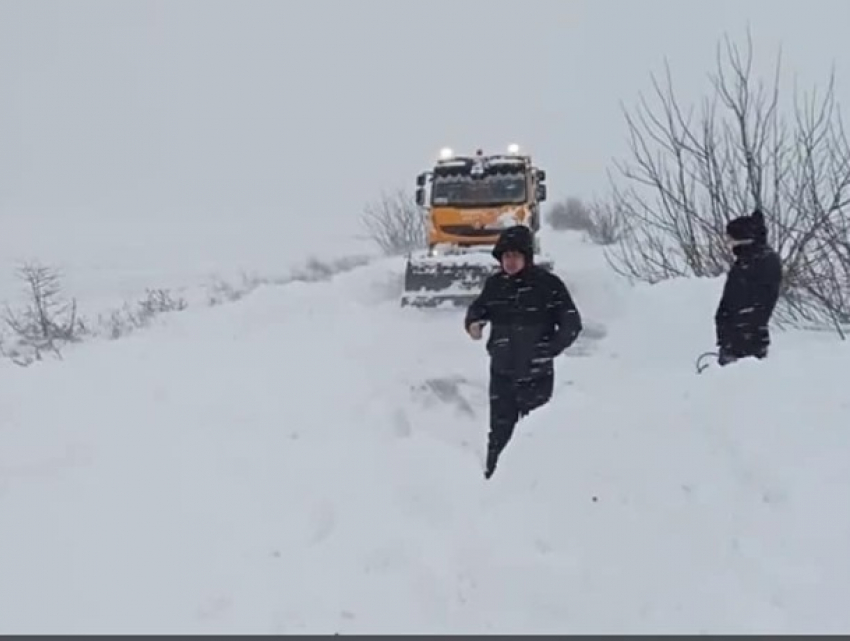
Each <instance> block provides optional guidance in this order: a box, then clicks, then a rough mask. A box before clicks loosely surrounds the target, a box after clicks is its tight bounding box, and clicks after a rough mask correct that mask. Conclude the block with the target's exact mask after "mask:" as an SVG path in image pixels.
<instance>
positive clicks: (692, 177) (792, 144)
mask: <svg viewBox="0 0 850 641" xmlns="http://www.w3.org/2000/svg"><path fill="white" fill-rule="evenodd" d="M780 63H781V51H780V54H779V55H778V56H777V59H776V67H775V71H774V76H773V79H772V82H771V83H770V84H766V83H764V82H756V81H755V80H754V79H753V70H752V65H753V45H752V38H751V37H750V34H749V33H747V42H746V47H745V48H744V51H743V52H742V51H741V48H739V47H738V46H736V45H733V44H732V43H731V42H730V41H729V38H728V37H727V38H725V40H724V42H723V44H722V45H718V50H717V70H716V72H715V73H714V74H712V75H711V76H710V79H711V83H712V87H713V92H712V94H711V95H710V97H709V98H706V99H704V100H703V102H702V105H701V106H700V108H699V109H693V108H691V109H689V110H685V109H683V108H682V106H681V105H680V104H679V102H678V100H677V98H676V96H675V91H674V88H673V81H672V78H671V73H670V69H669V66H668V65H665V78H664V82H663V83H662V82H660V81H659V80H658V79H657V78H656V77H655V76H653V77H652V85H653V90H654V95H655V98H656V100H657V102H658V104H657V105H656V106H650V105H649V103H648V101H647V100H646V99H645V98H644V97H643V96H641V99H640V102H639V106H638V109H637V110H636V113H635V114H630V113H628V112H627V111H626V114H625V115H626V122H627V125H628V129H629V134H630V151H631V162H621V163H618V164H617V168H618V169H619V172H620V174H621V175H622V177H624V178H625V179H626V183H627V184H628V186H627V187H625V188H623V187H621V186H619V185H617V184H616V183H615V184H614V187H613V196H612V204H611V206H612V207H613V208H614V209H615V210H616V211H617V212H619V214H620V216H621V223H622V225H623V234H622V236H621V238H620V240H619V242H618V243H617V244H616V245H615V246H613V247H611V248H609V249H608V251H607V252H606V253H607V256H608V259H609V262H610V263H611V265H612V266H613V267H614V268H615V269H616V270H617V271H618V272H620V273H621V274H625V275H627V276H630V277H633V278H636V279H639V280H643V281H647V282H657V281H660V280H663V279H666V278H671V277H677V276H717V275H720V274H722V273H723V272H725V271H726V269H727V268H728V265H729V262H730V260H731V258H732V257H731V254H730V252H729V250H728V248H727V246H726V244H725V242H724V235H725V226H726V223H727V222H728V221H729V220H730V219H731V218H734V217H736V216H740V215H743V214H749V213H750V212H751V211H753V210H754V209H756V208H760V209H761V210H762V211H763V213H764V214H765V218H766V220H767V223H768V229H769V234H770V240H771V243H772V244H773V246H774V247H775V248H776V249H777V251H778V252H779V254H780V256H781V257H782V259H783V263H784V267H785V278H784V284H783V294H782V304H781V307H780V309H779V310H778V314H777V317H778V319H779V320H780V321H782V320H784V321H786V322H792V323H804V324H814V325H821V326H822V325H823V324H824V323H826V324H829V325H830V326H832V327H833V328H835V329H836V330H837V331H839V333H841V332H842V329H841V326H842V325H844V324H846V323H847V322H850V307H848V302H850V301H848V293H847V288H848V285H850V252H848V224H847V216H846V211H847V205H848V203H850V199H848V196H850V147H848V143H847V137H846V136H845V133H844V127H843V125H842V122H841V118H840V114H839V111H838V106H837V104H836V101H835V92H834V87H835V84H834V81H835V78H834V72H833V73H831V74H830V78H829V83H828V84H827V87H826V90H825V91H824V92H823V93H822V94H821V95H820V96H818V94H817V92H812V93H811V94H810V95H802V96H801V95H800V94H799V92H797V91H796V90H795V93H794V98H795V99H794V106H793V111H792V114H793V116H792V117H791V118H790V119H789V118H786V117H783V116H782V114H781V112H780V100H779V96H780V91H779V75H780V66H781V64H780ZM842 336H843V333H842Z"/></svg>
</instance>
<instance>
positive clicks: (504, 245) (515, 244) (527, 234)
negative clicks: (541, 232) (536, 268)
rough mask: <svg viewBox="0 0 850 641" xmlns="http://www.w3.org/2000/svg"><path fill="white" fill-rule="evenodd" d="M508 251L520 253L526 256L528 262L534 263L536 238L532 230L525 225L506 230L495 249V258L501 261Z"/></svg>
mask: <svg viewBox="0 0 850 641" xmlns="http://www.w3.org/2000/svg"><path fill="white" fill-rule="evenodd" d="M506 251H515V252H519V253H521V254H522V255H523V256H525V260H526V262H528V263H529V264H531V263H532V262H534V236H533V235H532V233H531V230H530V229H529V228H528V227H526V226H525V225H516V226H514V227H508V228H507V229H506V230H504V231H503V232H502V233H501V235H500V236H499V240H498V241H496V246H495V247H493V257H494V258H495V259H496V260H498V261H501V260H502V254H504V253H505V252H506Z"/></svg>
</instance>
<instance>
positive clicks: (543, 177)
mask: <svg viewBox="0 0 850 641" xmlns="http://www.w3.org/2000/svg"><path fill="white" fill-rule="evenodd" d="M544 180H546V172H545V171H543V170H542V169H538V170H537V182H541V183H542V182H543V181H544Z"/></svg>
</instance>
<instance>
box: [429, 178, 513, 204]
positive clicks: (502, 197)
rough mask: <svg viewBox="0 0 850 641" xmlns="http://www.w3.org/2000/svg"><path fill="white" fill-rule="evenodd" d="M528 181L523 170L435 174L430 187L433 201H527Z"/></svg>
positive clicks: (455, 202) (440, 202)
mask: <svg viewBox="0 0 850 641" xmlns="http://www.w3.org/2000/svg"><path fill="white" fill-rule="evenodd" d="M525 198H526V183H525V176H524V175H522V174H513V175H507V176H506V175H501V176H498V175H495V176H494V175H491V176H485V177H483V178H472V177H471V176H435V177H434V185H433V188H432V190H431V203H432V204H433V205H438V206H439V205H442V206H446V205H449V206H455V207H491V206H495V205H507V204H511V205H515V204H520V203H523V202H525Z"/></svg>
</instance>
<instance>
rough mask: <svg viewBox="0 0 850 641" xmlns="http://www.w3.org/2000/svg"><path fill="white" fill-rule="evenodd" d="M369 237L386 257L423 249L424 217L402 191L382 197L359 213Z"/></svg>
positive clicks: (425, 239)
mask: <svg viewBox="0 0 850 641" xmlns="http://www.w3.org/2000/svg"><path fill="white" fill-rule="evenodd" d="M363 225H364V226H365V227H366V231H367V232H368V234H369V237H370V238H371V239H372V240H373V241H375V242H376V243H377V244H378V246H379V247H380V248H381V250H382V251H383V252H384V253H385V254H388V255H398V254H405V253H407V252H409V251H411V250H415V249H423V248H425V247H426V246H427V233H426V226H425V213H424V211H423V209H422V208H421V207H419V205H417V204H416V201H415V200H414V199H413V198H412V197H411V196H410V195H409V194H408V193H407V192H406V191H404V190H397V191H395V192H393V193H391V194H384V195H382V197H381V198H380V199H379V200H378V201H376V202H373V203H370V204H368V205H367V206H366V207H365V209H364V211H363Z"/></svg>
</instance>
